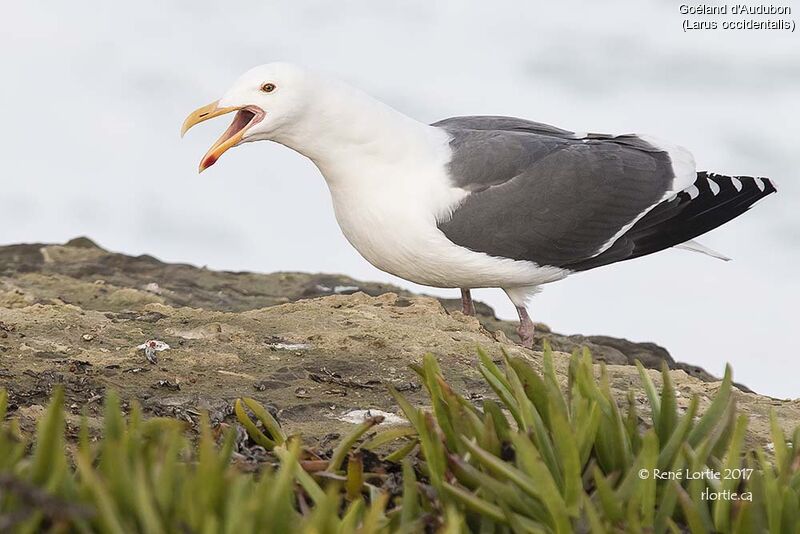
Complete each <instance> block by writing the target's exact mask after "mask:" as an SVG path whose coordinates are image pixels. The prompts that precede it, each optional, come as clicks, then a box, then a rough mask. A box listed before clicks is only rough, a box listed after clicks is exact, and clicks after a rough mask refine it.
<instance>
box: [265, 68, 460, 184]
mask: <svg viewBox="0 0 800 534" xmlns="http://www.w3.org/2000/svg"><path fill="white" fill-rule="evenodd" d="M273 140H274V141H277V142H279V143H281V144H283V145H286V146H288V147H289V148H292V149H294V150H296V151H297V152H300V153H301V154H303V155H304V156H306V157H308V158H309V159H311V160H312V161H313V162H314V163H315V164H316V165H317V167H318V168H319V169H320V171H321V172H322V174H323V176H324V177H325V180H326V181H327V182H328V185H329V187H330V188H331V190H333V189H335V188H342V187H344V188H347V189H349V188H351V187H354V186H369V185H375V183H376V182H380V181H383V180H385V179H388V178H389V177H388V176H381V175H376V174H375V171H377V170H378V169H380V168H382V167H385V166H391V167H393V168H401V167H406V168H407V169H408V170H409V171H410V170H411V168H412V167H419V165H420V163H422V162H432V161H434V160H436V161H437V162H438V163H440V164H446V163H447V161H449V157H450V154H449V146H448V141H449V139H448V136H447V134H445V133H444V132H443V131H441V130H440V129H438V128H434V127H432V126H429V125H427V124H424V123H422V122H419V121H417V120H414V119H412V118H411V117H408V116H406V115H404V114H402V113H400V112H399V111H396V110H395V109H392V108H391V107H389V106H387V105H386V104H384V103H382V102H380V101H378V100H375V99H374V98H372V97H370V96H369V95H367V94H366V93H363V92H362V91H359V90H358V89H355V88H353V87H351V86H349V85H346V84H344V83H342V82H339V81H336V80H324V82H323V83H320V84H319V85H317V86H316V87H315V88H314V89H313V93H311V94H309V95H308V100H307V105H306V106H305V107H304V109H303V112H302V114H301V115H300V116H299V117H297V118H296V119H295V121H294V123H293V124H292V126H291V128H287V129H286V131H285V132H278V133H277V135H275V137H274V138H273ZM368 169H372V171H373V172H372V173H370V172H367V171H368ZM409 178H412V177H409Z"/></svg>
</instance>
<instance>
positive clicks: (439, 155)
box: [183, 63, 775, 347]
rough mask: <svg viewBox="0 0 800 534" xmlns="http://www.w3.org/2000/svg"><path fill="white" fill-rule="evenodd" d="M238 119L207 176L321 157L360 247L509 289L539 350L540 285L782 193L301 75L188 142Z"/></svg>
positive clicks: (420, 275) (274, 70) (675, 160)
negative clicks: (262, 151)
mask: <svg viewBox="0 0 800 534" xmlns="http://www.w3.org/2000/svg"><path fill="white" fill-rule="evenodd" d="M231 112H235V113H236V114H235V116H234V119H233V123H232V124H231V125H230V126H229V127H228V129H227V130H226V131H225V133H223V134H222V137H220V138H219V140H218V141H217V142H216V143H214V145H213V146H212V147H211V149H210V150H209V151H208V153H207V154H206V155H205V157H204V158H203V160H202V162H201V163H200V170H201V171H203V170H204V169H206V168H208V167H210V166H211V165H213V164H214V163H215V162H216V161H217V160H218V159H219V157H220V156H221V155H222V154H223V153H224V152H225V151H226V150H228V149H229V148H231V147H233V146H236V145H239V144H242V143H247V142H250V141H261V140H265V141H275V142H277V143H281V144H283V145H286V146H287V147H289V148H292V149H294V150H295V151H297V152H299V153H300V154H302V155H304V156H306V157H308V158H309V159H311V161H313V162H314V163H315V164H316V166H317V167H318V168H319V170H320V172H321V173H322V175H323V176H324V177H325V180H326V181H327V183H328V187H329V189H330V192H331V196H332V198H333V206H334V210H335V213H336V219H337V220H338V222H339V226H340V227H341V229H342V232H343V233H344V235H345V237H346V238H347V239H348V241H350V243H351V244H352V245H353V246H354V247H355V248H356V249H357V250H358V251H359V252H360V253H361V255H362V256H364V258H366V259H367V261H369V262H370V263H371V264H373V265H374V266H375V267H377V268H378V269H381V270H383V271H386V272H388V273H391V274H393V275H396V276H399V277H400V278H404V279H406V280H410V281H412V282H416V283H418V284H423V285H428V286H433V287H451V288H460V289H461V295H462V302H463V305H464V313H467V314H473V313H474V308H473V305H472V299H471V296H470V289H471V288H479V287H499V288H502V289H503V290H504V291H505V292H506V294H507V295H508V296H509V298H510V299H511V301H512V302H513V303H514V305H515V306H516V308H517V312H518V313H519V318H520V326H519V330H518V331H519V335H520V338H521V339H522V343H523V344H524V345H525V346H528V347H530V346H531V345H532V343H533V322H532V321H531V319H530V317H529V316H528V312H527V310H526V301H527V300H528V298H529V297H530V296H531V295H533V294H534V293H535V292H536V291H537V289H538V288H539V286H541V285H542V284H546V283H548V282H553V281H556V280H561V279H562V278H564V277H566V276H568V275H570V274H572V273H575V272H579V271H585V270H588V269H594V268H595V267H601V266H603V265H609V264H612V263H615V262H618V261H623V260H629V259H633V258H638V257H640V256H644V255H646V254H652V253H653V252H658V251H660V250H664V249H666V248H669V247H681V248H686V249H690V250H695V251H698V252H703V253H706V254H709V255H712V256H715V257H719V258H721V259H726V258H724V256H721V255H720V254H717V253H715V252H714V251H711V250H710V249H707V248H706V247H703V246H702V245H700V244H699V243H696V242H694V241H692V240H693V239H694V238H695V237H697V236H699V235H701V234H704V233H706V232H708V231H709V230H712V229H713V228H716V227H718V226H720V225H722V224H724V223H726V222H728V221H730V220H731V219H733V218H734V217H737V216H739V215H741V214H742V213H744V212H745V211H747V210H748V209H749V208H750V206H752V205H753V204H754V203H755V202H756V201H758V200H760V199H761V198H763V197H765V196H767V195H769V194H770V193H774V192H775V186H774V184H773V183H772V182H771V181H770V180H768V179H766V178H755V177H749V176H722V175H719V174H712V173H709V172H704V171H702V172H698V171H697V169H696V166H695V162H694V158H693V157H692V155H691V154H690V153H689V152H688V151H687V150H686V149H684V148H681V147H678V146H673V145H669V144H667V143H664V142H661V141H658V140H656V139H653V138H650V137H647V136H643V135H633V134H626V135H605V134H593V133H588V134H584V133H582V134H579V133H575V132H571V131H567V130H562V129H560V128H555V127H553V126H548V125H547V124H541V123H538V122H532V121H528V120H525V119H518V118H514V117H497V116H470V117H454V118H449V119H445V120H442V121H439V122H437V123H434V124H430V125H429V124H424V123H422V122H419V121H416V120H414V119H412V118H410V117H408V116H406V115H403V114H402V113H399V112H398V111H396V110H394V109H392V108H391V107H389V106H387V105H385V104H383V103H381V102H379V101H377V100H375V99H373V98H371V97H370V96H368V95H366V94H364V93H363V92H361V91H359V90H357V89H355V88H353V87H351V86H349V85H347V84H345V83H343V82H340V81H338V80H334V79H329V78H327V77H325V76H322V75H320V74H318V73H315V72H312V71H310V70H307V69H304V68H301V67H298V66H296V65H291V64H287V63H271V64H268V65H263V66H260V67H256V68H254V69H252V70H250V71H248V72H247V73H245V74H244V75H243V76H242V77H241V78H239V79H238V80H237V81H236V82H235V83H234V84H233V86H232V87H231V88H230V89H229V90H228V92H227V93H225V95H224V96H223V97H222V98H221V99H219V100H218V101H216V102H213V103H211V104H209V105H207V106H204V107H202V108H200V109H198V110H197V111H195V112H193V113H192V114H191V115H189V117H188V118H187V119H186V122H185V123H184V125H183V132H184V133H185V132H186V130H188V129H189V128H191V127H192V126H194V125H195V124H197V123H200V122H203V121H205V120H208V119H211V118H213V117H217V116H219V115H223V114H225V113H231Z"/></svg>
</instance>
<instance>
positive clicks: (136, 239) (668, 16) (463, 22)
mask: <svg viewBox="0 0 800 534" xmlns="http://www.w3.org/2000/svg"><path fill="white" fill-rule="evenodd" d="M677 5H678V4H677V3H673V2H665V1H656V0H648V1H632V0H631V1H623V0H611V1H608V2H591V1H575V2H569V3H566V2H564V3H557V2H543V1H542V2H531V1H527V0H514V1H511V0H500V1H496V2H474V1H467V2H464V1H456V0H450V1H437V2H431V1H429V0H415V1H411V0H408V1H398V2H392V3H389V2H382V3H379V2H374V1H369V0H358V1H356V0H344V1H339V2H329V1H326V0H311V1H304V2H276V1H267V0H259V1H257V2H256V1H248V2H245V1H242V2H235V3H234V2H224V3H223V2H216V1H209V0H194V1H191V2H189V1H180V2H178V1H176V2H156V1H153V0H140V1H138V2H105V3H102V4H100V3H98V2H87V1H81V0H76V1H73V2H69V3H64V2H60V3H55V2H43V1H37V0H26V2H14V3H10V4H9V5H7V6H4V16H3V18H2V20H0V68H1V69H2V70H0V72H2V78H3V83H2V84H0V101H1V102H2V105H0V124H2V126H3V127H2V128H0V147H2V171H0V172H1V173H2V174H0V185H1V186H2V187H0V244H10V243H18V242H63V241H66V240H68V239H70V238H73V237H76V236H79V235H85V236H89V237H91V238H92V239H94V240H95V241H97V242H98V243H99V244H101V245H102V246H104V247H105V248H108V249H110V250H114V251H119V252H124V253H127V254H144V253H147V254H152V255H154V256H157V257H159V258H160V259H162V260H165V261H174V262H187V263H192V264H196V265H205V266H208V267H210V268H214V269H229V270H236V271H240V270H250V271H258V272H272V271H309V272H329V273H344V274H347V275H350V276H353V277H355V278H358V279H362V280H378V281H387V282H391V283H394V284H397V285H399V286H402V287H406V288H409V289H412V290H415V291H421V292H425V293H428V294H435V295H443V296H450V297H453V298H455V297H456V296H457V295H458V291H457V290H436V289H432V288H424V287H421V286H416V285H414V284H411V283H408V282H405V281H403V280H401V279H398V278H396V277H394V276H391V275H389V274H386V273H383V272H381V271H379V270H377V269H376V268H374V267H372V266H371V265H370V264H369V263H367V262H366V261H365V260H364V259H362V258H361V257H360V256H359V254H358V253H357V252H356V251H355V250H354V249H353V248H352V247H351V246H350V245H349V243H348V242H347V241H346V240H345V239H344V237H343V236H342V234H341V231H340V230H339V228H338V226H337V224H336V221H335V219H334V215H333V210H332V207H331V201H330V197H329V194H328V191H327V187H326V185H325V183H324V180H323V179H322V178H321V176H320V175H319V173H318V171H317V170H316V168H315V167H314V166H313V164H311V163H310V162H309V161H308V160H307V159H305V158H304V157H303V156H300V155H299V154H297V153H294V152H292V151H291V150H289V149H287V148H285V147H283V146H280V145H276V144H273V143H267V142H260V143H250V144H247V145H243V146H241V147H237V148H235V149H233V150H231V151H229V152H228V153H226V154H225V156H224V158H223V159H221V160H220V162H219V163H217V165H215V166H214V167H212V168H211V169H209V170H207V171H206V172H204V173H203V175H202V176H198V175H197V165H198V163H199V160H200V158H201V157H202V155H203V154H204V153H205V151H206V149H207V148H208V147H209V146H210V145H211V143H212V142H213V141H214V140H215V139H216V138H217V137H218V136H219V134H220V133H221V132H222V130H224V128H225V127H227V122H226V121H227V118H222V119H218V120H216V121H213V122H208V123H204V124H203V125H201V126H198V127H196V128H194V129H193V130H192V132H191V133H190V134H189V135H187V137H186V138H185V139H183V140H181V139H180V136H179V129H180V125H181V123H182V121H183V119H184V118H185V116H186V115H187V114H188V113H189V112H190V111H192V110H193V109H195V108H196V107H198V106H200V105H203V104H206V103H208V102H210V101H212V100H215V99H217V98H219V97H220V96H221V95H222V94H223V93H224V91H225V90H226V89H227V87H228V86H229V85H230V84H231V83H232V82H233V81H234V80H235V79H236V78H237V77H238V76H239V75H240V74H241V73H242V72H244V71H245V70H247V69H249V68H250V67H252V66H255V65H258V64H262V63H268V62H271V61H276V60H281V61H291V62H295V63H299V64H302V65H305V66H307V67H311V68H316V69H321V70H324V71H325V72H327V73H328V74H331V75H334V76H337V77H340V78H342V79H344V80H346V81H348V82H350V83H351V84H353V85H356V86H359V87H361V88H362V89H364V90H365V91H367V92H368V93H371V94H372V95H373V96H375V97H376V98H378V99H380V100H382V101H384V102H386V103H387V104H389V105H391V106H392V107H394V108H396V109H398V110H400V111H402V112H404V113H406V114H407V115H410V116H412V117H415V118H417V119H419V120H422V121H426V122H434V121H436V120H439V119H442V118H445V117H449V116H454V115H471V114H497V115H512V116H518V117H524V118H528V119H532V120H536V121H539V122H545V123H550V124H554V125H557V126H560V127H562V128H566V129H571V130H575V131H596V132H610V133H628V132H637V133H647V134H650V135H653V136H656V137H659V138H662V139H667V140H669V141H671V142H673V143H676V144H680V145H682V146H685V147H687V148H689V149H690V150H691V151H692V152H693V153H694V155H695V158H696V160H697V162H698V167H699V168H700V169H708V170H711V171H715V172H719V173H723V174H741V175H759V176H769V177H771V178H774V179H775V180H776V182H777V184H778V188H779V194H778V195H773V196H771V197H768V198H767V199H765V200H764V201H762V202H761V203H760V204H758V205H756V206H755V208H754V209H753V210H751V211H750V212H748V213H746V214H745V215H743V216H742V217H740V218H738V219H736V220H734V221H732V222H731V223H729V224H726V225H724V226H723V227H721V228H719V229H717V230H714V231H712V232H711V233H709V234H707V235H706V236H704V237H703V238H702V239H701V241H702V242H703V243H704V244H705V245H707V246H709V247H711V248H713V249H715V250H718V251H720V252H722V253H724V254H726V255H728V256H731V257H733V258H734V261H731V262H727V263H724V262H721V261H718V260H715V259H712V258H708V257H706V256H703V255H699V254H693V253H691V252H687V251H681V250H669V251H664V252H661V253H659V254H656V255H652V256H648V257H645V258H641V259H637V260H634V261H631V262H625V263H619V264H615V265H613V266H610V267H605V268H601V269H597V270H593V271H589V272H586V273H582V274H579V275H576V276H573V277H570V278H568V279H567V280H565V281H561V282H558V283H555V284H552V285H549V286H546V287H545V288H544V291H543V292H542V293H541V294H539V295H537V296H536V297H535V298H534V299H533V301H532V303H531V307H530V310H531V313H532V316H533V317H534V319H535V320H537V321H542V322H545V323H547V324H549V325H550V326H551V328H553V329H554V330H556V331H558V332H563V333H582V334H604V335H613V336H620V337H625V338H628V339H631V340H634V341H653V342H656V343H658V344H660V345H662V346H664V347H666V348H667V349H668V350H669V351H670V353H671V354H672V355H673V356H674V357H675V358H676V359H677V360H681V361H686V362H690V363H693V364H697V365H701V366H703V367H705V368H706V369H707V370H709V371H710V372H712V373H716V374H721V373H722V371H723V369H724V367H725V364H726V363H727V362H730V363H731V364H732V365H733V368H734V376H735V378H736V380H738V381H740V382H742V383H745V384H747V385H748V386H750V387H751V388H753V389H755V390H756V391H758V392H760V393H765V394H769V395H773V396H777V397H790V398H796V397H800V382H798V380H797V378H796V377H797V376H800V357H798V356H800V354H798V350H797V348H796V343H795V338H796V336H795V335H794V328H796V327H797V326H796V323H797V320H798V319H797V318H798V313H797V302H798V297H800V282H798V277H797V264H798V260H799V259H800V210H798V209H797V206H798V201H800V176H798V168H800V150H798V148H797V139H798V134H800V132H799V131H798V128H800V127H799V126H798V124H800V98H798V96H800V46H798V36H797V34H795V33H789V32H780V31H772V32H769V31H766V32H765V31H756V32H747V31H716V32H710V31H709V32H689V33H685V32H683V31H682V29H681V24H682V22H683V18H684V16H682V15H680V13H679V11H678V8H677ZM474 295H475V297H476V298H477V299H479V300H484V301H486V302H487V303H489V304H491V305H492V306H494V307H495V309H496V310H497V312H498V314H499V316H501V317H503V318H509V319H511V318H516V314H515V312H514V308H513V306H512V305H511V303H510V302H509V301H508V300H507V298H506V297H505V295H504V294H503V293H502V292H501V291H500V290H494V289H483V290H477V291H475V292H474Z"/></svg>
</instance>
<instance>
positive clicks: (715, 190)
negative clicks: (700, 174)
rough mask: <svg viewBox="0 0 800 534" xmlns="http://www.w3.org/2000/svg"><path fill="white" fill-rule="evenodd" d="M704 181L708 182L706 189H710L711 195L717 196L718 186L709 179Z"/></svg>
mask: <svg viewBox="0 0 800 534" xmlns="http://www.w3.org/2000/svg"><path fill="white" fill-rule="evenodd" d="M706 181H707V182H708V187H710V188H711V194H712V195H714V196H717V193H719V184H717V182H715V181H714V180H712V179H711V178H706Z"/></svg>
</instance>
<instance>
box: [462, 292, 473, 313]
mask: <svg viewBox="0 0 800 534" xmlns="http://www.w3.org/2000/svg"><path fill="white" fill-rule="evenodd" d="M461 311H462V312H463V313H464V315H471V316H474V315H475V304H473V303H472V295H471V294H470V292H469V289H462V290H461Z"/></svg>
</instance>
